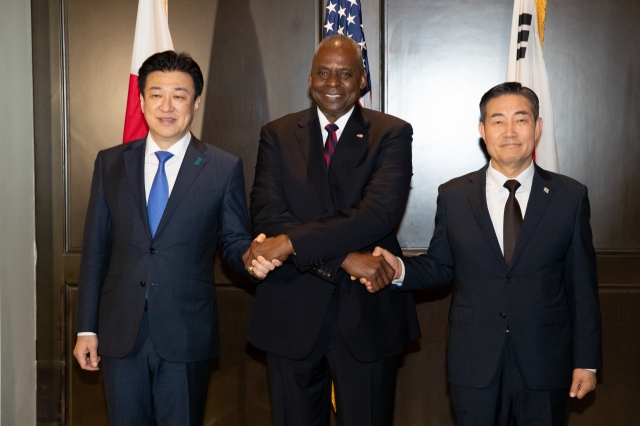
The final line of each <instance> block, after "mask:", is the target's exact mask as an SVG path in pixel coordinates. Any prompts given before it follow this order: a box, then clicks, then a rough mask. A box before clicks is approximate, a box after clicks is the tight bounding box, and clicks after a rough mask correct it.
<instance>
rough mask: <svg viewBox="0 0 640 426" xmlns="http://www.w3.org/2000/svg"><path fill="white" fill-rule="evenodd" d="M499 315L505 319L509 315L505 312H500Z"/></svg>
mask: <svg viewBox="0 0 640 426" xmlns="http://www.w3.org/2000/svg"><path fill="white" fill-rule="evenodd" d="M498 316H499V317H500V319H505V318H506V317H507V314H505V313H504V312H500V313H499V314H498Z"/></svg>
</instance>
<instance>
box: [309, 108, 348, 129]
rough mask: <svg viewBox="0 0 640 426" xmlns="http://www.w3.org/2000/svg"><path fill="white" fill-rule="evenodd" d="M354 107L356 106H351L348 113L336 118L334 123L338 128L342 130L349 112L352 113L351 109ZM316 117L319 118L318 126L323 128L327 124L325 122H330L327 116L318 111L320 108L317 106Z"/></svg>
mask: <svg viewBox="0 0 640 426" xmlns="http://www.w3.org/2000/svg"><path fill="white" fill-rule="evenodd" d="M316 108H317V107H316ZM355 108H356V106H355V105H354V106H352V107H351V109H350V110H349V112H348V113H346V114H345V115H343V116H342V117H340V118H338V119H337V120H336V125H337V126H338V129H340V130H344V126H346V125H347V121H349V117H351V114H353V110H354V109H355ZM318 118H319V119H320V127H321V128H322V129H323V130H324V128H325V127H326V126H327V124H329V123H330V121H329V120H327V117H325V116H324V114H323V113H322V111H320V108H318Z"/></svg>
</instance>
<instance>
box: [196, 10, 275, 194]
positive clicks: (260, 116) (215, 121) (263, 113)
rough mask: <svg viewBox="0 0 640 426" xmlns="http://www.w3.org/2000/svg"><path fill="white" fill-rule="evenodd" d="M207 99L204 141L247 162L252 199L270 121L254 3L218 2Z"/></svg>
mask: <svg viewBox="0 0 640 426" xmlns="http://www.w3.org/2000/svg"><path fill="white" fill-rule="evenodd" d="M204 96H205V105H206V108H205V116H204V117H203V118H204V119H203V126H202V139H203V140H204V141H207V142H210V143H212V144H214V145H216V146H218V147H220V148H222V149H224V150H225V151H228V152H230V153H232V154H234V155H236V156H238V157H240V158H241V159H242V162H243V166H244V176H245V188H246V192H247V199H248V195H249V192H250V190H251V186H252V185H253V176H254V168H255V164H256V158H257V153H258V140H259V137H260V128H261V127H262V126H263V125H264V124H266V123H267V122H268V121H269V111H268V105H267V89H266V81H265V76H264V72H263V67H262V59H261V55H260V48H259V45H258V35H257V33H256V29H255V25H254V21H253V18H252V16H251V11H250V9H249V0H238V1H234V2H229V1H220V2H218V11H217V13H216V22H215V27H214V32H213V43H212V46H211V62H210V64H209V76H208V79H207V81H206V83H205V94H204Z"/></svg>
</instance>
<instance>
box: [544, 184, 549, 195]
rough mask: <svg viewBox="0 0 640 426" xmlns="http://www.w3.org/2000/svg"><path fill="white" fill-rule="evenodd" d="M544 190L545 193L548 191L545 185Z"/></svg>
mask: <svg viewBox="0 0 640 426" xmlns="http://www.w3.org/2000/svg"><path fill="white" fill-rule="evenodd" d="M544 192H546V193H547V194H548V193H549V188H547V187H546V186H545V187H544Z"/></svg>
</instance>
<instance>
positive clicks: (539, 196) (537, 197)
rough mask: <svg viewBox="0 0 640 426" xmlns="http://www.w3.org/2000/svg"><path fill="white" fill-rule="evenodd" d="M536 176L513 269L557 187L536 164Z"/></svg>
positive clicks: (515, 250) (514, 254)
mask: <svg viewBox="0 0 640 426" xmlns="http://www.w3.org/2000/svg"><path fill="white" fill-rule="evenodd" d="M535 170H536V171H535V174H534V175H533V183H532V184H531V193H530V194H529V202H528V203H527V210H526V212H525V214H524V222H522V228H520V233H519V234H518V241H516V247H515V248H514V250H513V258H512V260H511V267H513V265H515V264H516V263H517V262H518V258H519V257H520V255H521V254H522V251H523V250H524V247H525V246H526V245H527V242H528V241H529V239H530V238H531V236H532V235H533V233H534V231H535V229H536V227H537V225H538V223H539V222H540V218H541V217H542V214H543V213H544V211H545V210H546V208H547V205H548V204H549V201H551V198H553V195H554V194H555V192H556V191H555V189H556V186H555V184H554V182H553V180H552V179H551V175H549V173H547V172H546V171H545V170H543V169H541V168H540V167H538V165H537V164H535Z"/></svg>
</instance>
